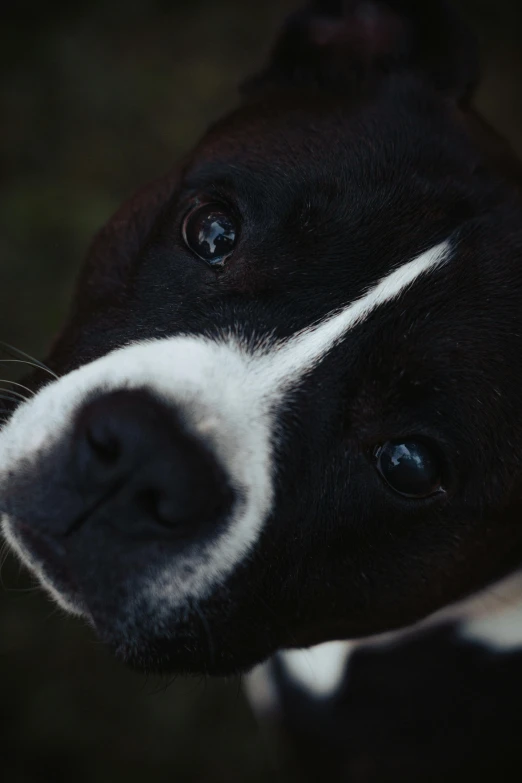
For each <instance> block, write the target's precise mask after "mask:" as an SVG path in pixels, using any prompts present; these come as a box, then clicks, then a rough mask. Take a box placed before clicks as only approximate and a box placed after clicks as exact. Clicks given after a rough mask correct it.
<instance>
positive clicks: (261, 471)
mask: <svg viewBox="0 0 522 783" xmlns="http://www.w3.org/2000/svg"><path fill="white" fill-rule="evenodd" d="M450 255H451V245H450V242H449V241H446V242H443V243H442V244H440V245H437V246H436V247H433V248H432V249H430V250H428V251H426V252H424V253H422V254H421V255H419V256H418V257H417V258H415V259H414V260H412V261H409V262H408V263H405V264H403V265H402V266H401V267H399V268H398V269H396V270H395V271H393V272H391V273H390V274H388V275H387V276H386V277H384V278H383V279H382V280H380V281H379V282H378V283H377V284H376V285H374V286H373V287H372V288H370V289H369V290H368V291H367V292H366V293H365V294H363V295H362V296H361V297H360V298H359V299H357V300H356V301H355V302H353V303H352V304H350V305H349V306H347V307H346V308H344V309H342V310H340V311H338V312H336V313H335V314H333V315H330V316H328V317H326V318H325V319H324V320H323V321H321V322H320V323H318V324H315V325H314V326H312V327H310V328H307V329H304V330H303V331H301V332H298V333H297V334H295V335H293V336H292V337H291V338H289V339H287V340H284V341H282V342H280V343H276V344H273V345H269V346H267V345H265V346H260V347H259V348H257V349H250V348H249V347H248V346H246V345H244V344H243V343H242V342H241V341H240V340H238V339H237V338H235V337H234V336H233V335H232V336H230V337H228V338H226V339H225V338H223V340H222V341H213V340H210V339H208V338H205V337H190V336H179V337H172V338H166V339H160V340H156V341H146V342H140V343H136V344H133V345H129V346H128V347H126V348H122V349H118V350H115V351H113V352H112V353H110V354H108V355H107V356H104V357H103V358H101V359H98V360H96V361H94V362H92V363H90V364H87V365H85V366H83V367H81V368H80V369H78V370H75V371H74V372H71V373H69V374H68V375H66V376H65V377H63V378H60V379H59V380H57V381H55V382H53V383H51V384H49V385H48V386H46V387H45V388H43V389H42V390H41V391H40V392H39V393H38V394H37V395H36V397H34V398H33V399H31V400H29V401H28V402H26V403H24V404H23V405H22V406H20V408H18V409H17V411H16V412H15V413H14V415H13V416H12V418H11V419H10V421H9V422H8V423H7V425H6V426H5V427H4V428H3V429H2V430H1V431H0V488H1V486H2V484H4V485H5V483H6V473H7V471H9V472H11V473H16V472H17V471H23V470H24V469H27V466H28V465H29V464H31V463H32V464H37V463H38V460H39V459H45V455H46V453H48V451H49V449H50V447H52V445H53V444H54V443H56V442H58V441H59V440H60V439H61V438H62V437H64V436H66V434H67V431H68V429H69V427H70V425H71V423H72V421H73V419H74V416H75V414H76V413H77V412H78V410H79V409H80V408H81V406H82V405H83V404H85V402H86V400H87V399H88V398H89V397H90V396H91V395H92V393H93V392H95V393H105V392H110V391H115V390H119V389H135V388H147V389H150V390H151V391H152V392H153V393H155V394H157V395H159V396H160V397H161V398H162V399H163V400H164V401H165V402H166V403H167V404H170V405H172V406H175V407H176V409H177V410H178V411H179V412H180V413H181V415H182V416H183V418H184V420H185V421H186V423H187V427H188V428H189V429H190V430H191V431H192V432H193V433H195V434H196V435H198V434H199V435H201V436H202V437H204V438H205V441H206V442H207V443H208V444H209V446H210V447H211V448H212V449H213V450H214V452H215V454H216V457H217V459H218V460H219V461H220V462H221V463H222V465H223V466H224V468H225V470H226V472H227V473H228V475H229V477H230V480H231V482H232V484H233V486H234V487H236V488H237V489H238V490H239V491H240V494H241V497H242V498H243V500H242V501H241V502H240V503H238V504H237V506H236V508H235V509H234V512H233V514H232V516H231V518H230V520H229V523H228V525H227V526H226V529H225V530H224V532H223V533H222V534H221V535H220V537H219V538H218V539H216V540H214V541H213V542H212V543H211V544H209V545H208V551H207V552H203V553H202V554H203V555H204V560H203V559H202V561H201V567H198V563H197V562H196V563H194V562H192V563H191V564H192V565H193V566H195V567H194V568H193V569H192V573H191V574H190V575H187V574H185V576H184V577H183V581H181V578H180V577H178V575H177V573H176V571H177V572H178V574H179V568H177V566H179V563H178V564H174V565H173V566H172V568H169V569H167V570H166V571H165V573H164V574H162V575H160V576H159V577H157V578H156V579H155V580H154V583H153V584H151V585H150V590H151V597H152V595H153V596H154V598H157V599H160V598H164V599H167V603H168V604H169V605H170V606H171V607H172V606H173V605H175V604H176V603H178V604H179V605H181V604H183V603H184V602H185V599H186V597H187V596H193V597H202V596H204V595H205V594H208V593H209V592H210V591H211V589H212V587H213V586H214V585H215V584H216V583H218V582H219V581H220V580H222V579H223V578H224V577H225V576H226V575H227V574H228V573H230V572H231V571H232V569H233V568H234V567H235V566H236V565H237V564H238V563H239V562H240V561H241V560H242V559H243V558H244V557H245V556H246V555H247V554H248V552H249V551H250V550H251V549H252V548H253V546H254V545H255V543H256V541H257V540H258V538H259V535H260V532H261V530H262V528H263V525H264V523H265V521H266V519H267V517H268V515H269V513H270V510H271V507H272V502H273V481H272V472H273V457H272V453H273V440H274V437H275V434H274V411H277V408H278V404H279V403H280V402H281V401H282V399H283V397H284V395H285V393H286V392H287V390H288V389H290V388H292V387H293V386H296V385H297V384H298V383H299V381H300V379H301V378H303V376H304V375H306V374H307V373H308V372H309V371H310V370H312V369H313V368H314V367H315V366H317V365H318V364H319V363H320V362H321V360H322V359H323V358H324V357H325V356H326V355H327V354H328V352H329V351H330V350H331V349H332V348H333V347H335V346H336V345H337V344H338V343H339V342H340V341H341V340H342V339H343V338H344V336H345V335H347V334H348V332H349V331H350V330H351V329H352V328H353V327H354V326H356V325H358V324H360V323H362V322H363V321H364V320H365V319H366V318H367V317H368V316H369V315H370V314H371V313H372V312H374V311H375V309H376V308H378V307H380V306H381V305H384V304H386V303H388V302H391V301H393V300H394V299H396V298H398V297H399V296H400V295H401V294H402V293H403V292H404V291H405V290H407V289H408V288H409V287H410V286H411V285H412V284H414V283H415V281H416V280H418V279H419V278H421V277H423V276H424V275H426V274H428V273H430V272H431V271H433V270H435V269H437V268H438V267H439V266H440V265H441V264H443V263H444V262H446V261H447V260H448V259H449V257H450ZM0 491H1V489H0ZM26 521H27V522H30V520H26ZM3 528H4V532H5V533H6V535H7V537H8V538H10V539H11V540H13V538H14V536H13V534H12V529H11V526H10V523H9V519H8V518H7V517H5V516H4V520H3ZM17 549H18V551H19V552H20V551H21V549H23V546H22V545H21V543H20V542H18V546H17ZM24 559H26V562H27V563H28V565H29V566H30V565H31V563H30V560H29V558H28V557H27V558H24ZM203 563H204V564H203Z"/></svg>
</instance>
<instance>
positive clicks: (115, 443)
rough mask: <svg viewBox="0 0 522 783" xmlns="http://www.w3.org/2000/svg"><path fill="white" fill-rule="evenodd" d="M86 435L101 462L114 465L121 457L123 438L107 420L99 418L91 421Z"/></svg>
mask: <svg viewBox="0 0 522 783" xmlns="http://www.w3.org/2000/svg"><path fill="white" fill-rule="evenodd" d="M85 437H86V439H87V443H88V444H89V446H90V448H91V450H92V451H93V452H94V454H95V456H96V457H97V458H98V459H99V460H100V462H103V463H105V464H106V465H114V464H116V463H117V462H118V461H119V459H120V458H121V456H122V443H121V440H120V439H119V438H118V436H117V435H116V433H115V432H114V431H113V430H112V428H111V426H110V424H109V423H108V422H107V421H104V420H100V419H99V420H94V421H91V422H89V424H88V425H87V428H86V432H85Z"/></svg>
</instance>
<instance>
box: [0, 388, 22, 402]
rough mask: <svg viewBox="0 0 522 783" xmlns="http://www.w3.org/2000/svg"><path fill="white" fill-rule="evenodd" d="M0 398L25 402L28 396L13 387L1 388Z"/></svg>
mask: <svg viewBox="0 0 522 783" xmlns="http://www.w3.org/2000/svg"><path fill="white" fill-rule="evenodd" d="M0 400H9V402H18V401H19V400H22V401H23V402H27V397H26V396H25V395H24V394H20V392H17V391H13V390H12V389H0Z"/></svg>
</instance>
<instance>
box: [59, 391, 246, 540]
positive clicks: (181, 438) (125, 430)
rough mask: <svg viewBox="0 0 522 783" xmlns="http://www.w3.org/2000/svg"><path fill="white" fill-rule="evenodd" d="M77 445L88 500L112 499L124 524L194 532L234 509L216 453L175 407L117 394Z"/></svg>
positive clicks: (138, 394) (94, 413) (80, 428)
mask: <svg viewBox="0 0 522 783" xmlns="http://www.w3.org/2000/svg"><path fill="white" fill-rule="evenodd" d="M73 443H74V452H75V460H76V465H77V470H78V480H79V483H80V485H81V486H80V490H81V491H82V494H83V496H85V497H88V498H89V499H90V502H91V503H92V501H93V500H94V501H95V504H96V503H98V504H101V503H103V501H104V499H111V502H115V503H116V506H117V510H116V513H117V516H118V517H120V516H121V518H122V520H126V523H128V522H127V521H128V520H130V521H132V520H137V521H139V524H140V526H142V525H143V522H144V521H145V522H147V521H153V522H156V523H158V522H159V523H161V524H163V525H167V526H172V527H178V528H179V527H180V526H183V527H185V526H188V527H190V529H191V530H193V528H194V525H197V524H198V523H205V522H213V521H216V520H218V519H219V518H221V517H222V515H223V514H224V513H225V512H226V511H227V510H228V508H229V507H230V506H231V504H232V491H231V489H230V486H229V483H228V481H227V478H226V476H225V473H224V470H223V469H222V468H221V467H220V465H219V464H218V462H217V460H216V458H215V457H214V456H213V454H212V453H211V451H210V449H209V448H208V447H207V446H206V445H205V444H203V443H202V442H201V441H200V440H199V439H198V438H197V437H195V436H194V435H192V434H191V433H189V432H187V429H186V427H185V426H183V424H182V422H181V420H180V418H179V416H178V415H177V414H176V412H175V411H174V410H173V409H172V406H170V405H167V404H166V403H163V402H161V401H160V400H158V399H156V398H155V397H153V396H152V395H151V394H150V393H149V392H147V391H143V390H126V391H116V392H112V393H109V394H105V395H103V396H101V397H98V398H97V399H95V400H93V401H91V402H89V403H88V404H87V405H86V406H85V407H84V408H83V409H82V411H81V412H80V415H79V417H78V420H77V427H76V431H75V434H74V438H73ZM122 506H123V507H122Z"/></svg>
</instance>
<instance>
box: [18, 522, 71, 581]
mask: <svg viewBox="0 0 522 783" xmlns="http://www.w3.org/2000/svg"><path fill="white" fill-rule="evenodd" d="M15 533H16V534H17V535H18V537H19V538H20V539H21V541H22V543H23V545H24V547H25V548H26V549H27V550H28V552H29V553H30V555H31V556H32V557H34V558H35V559H36V560H37V562H38V563H40V564H41V566H42V567H43V569H44V570H45V572H46V573H48V574H49V576H50V577H51V578H52V580H53V582H56V584H57V586H59V588H60V589H61V590H65V591H67V592H70V593H73V594H74V595H77V594H78V592H79V591H78V587H77V585H76V584H75V581H74V579H73V577H72V575H71V572H70V570H69V567H68V565H67V552H66V550H65V547H64V546H63V545H62V544H60V543H59V542H58V541H56V540H55V539H53V538H51V537H50V536H47V535H45V534H44V533H41V532H39V531H36V530H35V529H34V528H33V527H31V526H30V525H28V524H26V523H25V522H18V523H17V524H16V526H15Z"/></svg>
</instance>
